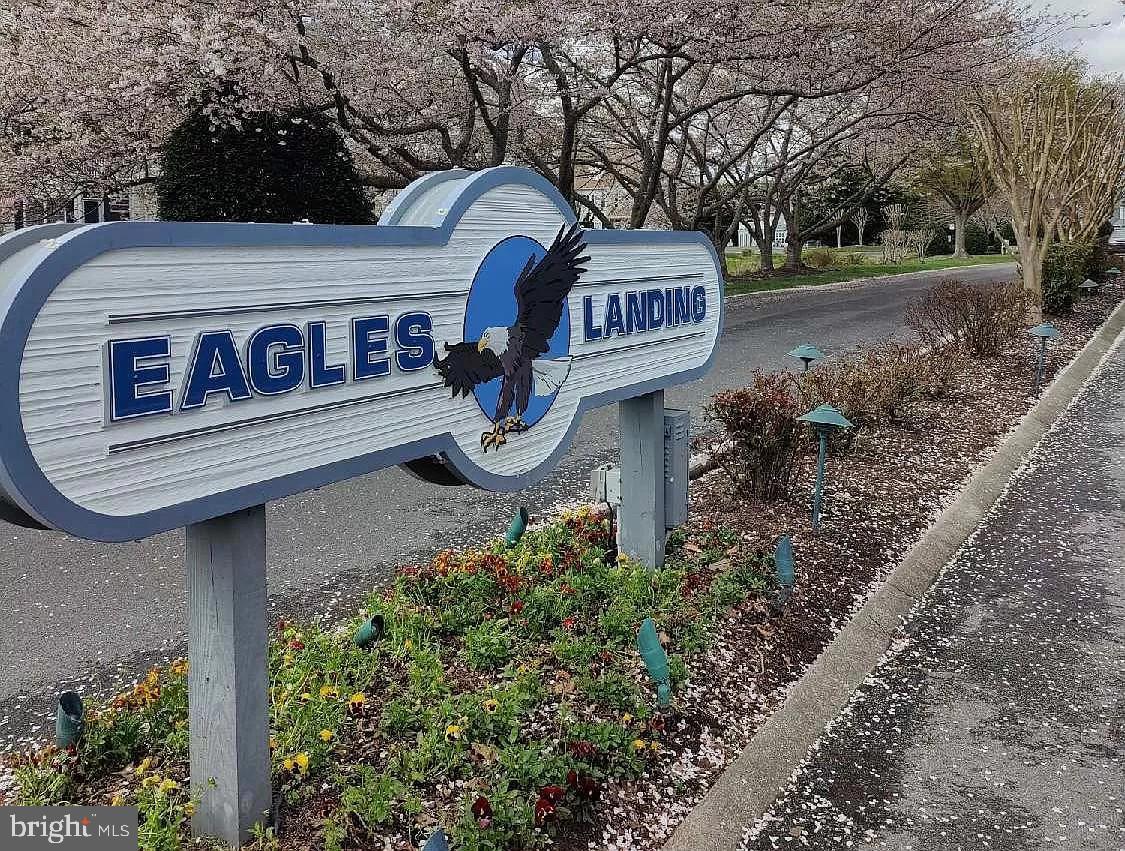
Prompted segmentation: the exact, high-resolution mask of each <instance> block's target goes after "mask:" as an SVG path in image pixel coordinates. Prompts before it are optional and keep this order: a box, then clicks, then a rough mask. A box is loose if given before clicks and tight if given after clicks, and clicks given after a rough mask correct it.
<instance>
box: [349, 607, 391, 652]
mask: <svg viewBox="0 0 1125 851" xmlns="http://www.w3.org/2000/svg"><path fill="white" fill-rule="evenodd" d="M386 631H387V622H386V619H385V618H384V617H383V616H382V615H380V614H374V615H372V616H371V617H369V618H368V619H367V620H365V621H364V622H363V624H362V625H361V626H360V628H359V629H357V630H356V632H355V635H354V636H352V640H353V641H354V642H355V644H356V647H361V648H366V647H370V646H371V645H372V644H374V643H375V642H376V641H378V640H379V639H380V638H382V637H383V635H384V634H385V633H386Z"/></svg>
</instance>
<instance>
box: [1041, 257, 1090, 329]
mask: <svg viewBox="0 0 1125 851" xmlns="http://www.w3.org/2000/svg"><path fill="white" fill-rule="evenodd" d="M1091 252H1092V246H1090V245H1088V244H1085V243H1065V242H1060V243H1056V244H1055V245H1052V246H1051V247H1050V248H1049V249H1048V250H1047V256H1046V258H1045V259H1044V260H1043V310H1044V311H1045V312H1047V313H1053V314H1055V315H1065V314H1067V313H1070V311H1071V310H1072V309H1073V307H1074V300H1075V299H1076V298H1077V297H1078V285H1079V284H1081V283H1082V282H1083V281H1084V280H1085V279H1086V264H1087V262H1088V261H1089V259H1090V254H1091Z"/></svg>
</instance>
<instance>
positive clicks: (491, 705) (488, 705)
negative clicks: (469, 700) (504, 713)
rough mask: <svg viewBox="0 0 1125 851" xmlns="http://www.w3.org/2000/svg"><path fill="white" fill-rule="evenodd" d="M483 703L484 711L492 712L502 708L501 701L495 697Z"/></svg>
mask: <svg viewBox="0 0 1125 851" xmlns="http://www.w3.org/2000/svg"><path fill="white" fill-rule="evenodd" d="M482 705H483V706H484V711H485V712H488V713H490V714H491V713H493V712H495V711H496V710H497V709H499V708H500V701H499V700H497V699H496V698H495V697H490V698H489V699H488V700H486V701H485V702H484V703H483V704H482Z"/></svg>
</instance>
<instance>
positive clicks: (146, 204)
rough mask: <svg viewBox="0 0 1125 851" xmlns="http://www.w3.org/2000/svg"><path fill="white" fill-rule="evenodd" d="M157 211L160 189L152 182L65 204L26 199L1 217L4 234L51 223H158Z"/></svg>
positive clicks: (1, 227) (83, 196)
mask: <svg viewBox="0 0 1125 851" xmlns="http://www.w3.org/2000/svg"><path fill="white" fill-rule="evenodd" d="M157 209H158V207H157V201H156V186H155V184H154V183H153V182H152V181H150V180H146V181H144V182H140V183H137V184H135V185H133V186H129V187H128V188H126V189H122V190H121V191H119V192H107V193H103V194H99V195H78V196H77V197H75V198H72V199H69V200H66V201H61V202H60V201H44V200H43V199H40V198H24V199H22V200H21V201H20V202H19V203H17V204H16V206H15V207H14V209H12V210H10V211H8V210H5V211H3V213H2V215H0V234H4V233H7V232H9V231H11V230H19V229H20V228H24V227H30V226H32V225H42V224H50V223H51V222H63V221H66V222H80V223H82V224H96V223H98V222H124V221H155V220H156V218H157Z"/></svg>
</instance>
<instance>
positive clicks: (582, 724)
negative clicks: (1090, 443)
mask: <svg viewBox="0 0 1125 851" xmlns="http://www.w3.org/2000/svg"><path fill="white" fill-rule="evenodd" d="M1122 294H1123V288H1122V285H1121V284H1118V283H1114V284H1108V285H1106V287H1105V288H1104V292H1103V293H1102V295H1100V296H1097V297H1094V298H1088V299H1084V300H1082V301H1080V302H1079V304H1078V305H1077V308H1076V311H1075V313H1074V314H1073V315H1072V316H1070V317H1067V318H1064V319H1058V320H1055V324H1056V326H1057V327H1058V328H1059V330H1060V332H1061V334H1062V336H1061V337H1060V338H1059V339H1058V340H1057V341H1056V342H1055V343H1053V347H1052V349H1051V354H1050V357H1049V360H1048V363H1047V374H1048V376H1050V375H1051V374H1053V373H1054V372H1055V371H1057V369H1058V368H1060V367H1061V366H1062V365H1063V364H1065V362H1066V361H1067V360H1069V358H1070V357H1071V356H1072V355H1073V354H1074V353H1075V352H1076V351H1077V350H1078V348H1080V347H1081V346H1082V345H1083V344H1084V343H1085V341H1086V339H1088V337H1089V336H1090V334H1091V333H1092V331H1093V330H1094V329H1095V328H1096V327H1097V325H1098V324H1100V322H1101V321H1102V320H1103V319H1104V317H1105V316H1106V315H1108V313H1109V312H1110V310H1112V308H1113V307H1114V306H1115V305H1116V303H1117V302H1118V301H1119V300H1120V299H1121V297H1122ZM947 356H948V355H947V353H944V352H937V353H936V354H935V355H934V357H938V358H944V357H947ZM1033 375H1034V350H1033V348H1032V344H1031V342H1030V340H1029V339H1028V338H1026V337H1025V336H1024V335H1023V333H1022V331H1021V332H1020V334H1019V335H1017V336H1016V337H1013V338H1012V339H1011V340H1010V341H1009V343H1008V344H1007V345H1006V346H1005V347H1003V350H1002V351H1001V353H1000V354H999V355H998V356H996V357H992V358H988V359H982V360H973V359H967V358H966V359H964V360H958V361H957V364H956V368H955V369H947V370H945V371H944V372H943V377H942V381H941V382H939V384H940V387H938V385H934V386H935V387H936V388H937V389H935V390H933V391H932V392H928V393H925V394H921V395H917V396H912V397H911V399H910V400H909V403H908V404H904V405H902V406H898V407H896V408H895V409H894V415H893V417H890V418H889V419H888V418H878V417H873V418H872V420H871V423H870V424H869V425H866V426H865V427H864V428H862V429H861V430H860V431H859V433H858V434H857V435H856V436H855V438H854V439H853V440H851V441H849V442H846V443H844V442H840V443H839V445H837V446H835V448H834V450H835V451H834V454H833V456H832V457H831V458H830V462H829V469H828V482H827V490H826V494H825V503H824V520H823V525H822V527H821V530H820V532H819V533H817V534H815V535H814V534H812V532H811V531H810V529H809V521H808V506H807V498H808V492H809V487H810V484H811V480H812V475H813V471H812V464H813V461H814V458H813V455H812V453H811V451H809V450H810V446H809V444H808V443H807V442H806V444H805V445H804V447H803V449H801V450H800V451H799V452H798V453H797V458H796V460H795V463H796V464H797V465H798V470H797V473H796V476H795V479H796V482H797V484H796V486H795V487H794V488H790V489H789V493H788V496H786V497H783V498H781V499H774V500H771V501H764V500H761V499H759V498H757V497H755V496H752V495H751V496H739V497H737V498H732V494H731V484H730V479H729V478H728V477H727V476H726V475H725V474H724V473H722V472H715V473H712V474H710V475H709V476H707V477H706V478H704V479H703V480H701V481H699V482H696V483H695V484H694V485H693V487H692V521H691V523H690V524H689V525H688V526H687V527H686V528H685V529H683V530H680V531H678V532H677V533H676V534H675V535H674V536H673V540H672V542H671V545H670V551H669V552H670V555H669V562H668V565H667V566H666V567H665V568H664V569H662V570H659V571H656V572H649V571H647V570H646V569H645V568H643V567H642V566H640V565H637V564H634V563H632V562H630V561H628V560H621V559H618V558H617V556H616V553H615V551H614V548H613V546H612V536H611V534H610V527H609V522H608V520H607V519H606V518H605V517H604V516H602V515H599V514H596V513H593V512H592V511H590V510H589V509H581V510H579V511H576V512H570V513H567V514H566V515H564V516H563V517H562V518H561V519H559V520H556V521H553V522H550V523H548V524H546V525H544V526H542V527H541V528H538V529H533V530H531V531H529V532H528V533H527V534H526V535H525V536H524V538H523V539H522V540H521V541H520V542H519V544H518V545H517V546H516V547H514V548H511V549H505V548H504V546H503V545H502V544H501V543H499V542H497V543H496V544H494V545H492V546H491V547H489V548H486V549H481V550H469V551H463V552H452V551H447V552H443V553H440V554H438V555H437V556H436V557H435V559H434V560H433V561H432V563H430V564H428V565H425V566H421V567H408V568H404V569H402V570H401V571H400V572H399V574H398V575H397V577H396V579H395V582H394V585H393V586H392V587H391V588H389V589H386V590H385V591H380V592H376V593H375V594H373V595H372V597H371V599H370V600H369V602H368V604H367V607H366V610H365V611H364V612H363V613H361V617H357V618H356V619H354V620H353V621H350V622H347V623H342V624H333V623H326V622H309V623H300V624H296V623H279V624H278V625H277V630H276V632H275V635H274V636H273V638H272V640H271V655H270V659H271V662H270V682H271V707H272V729H273V737H272V739H271V750H272V754H273V768H274V781H275V788H276V789H277V792H278V816H279V822H278V828H277V830H276V832H263V833H262V834H261V835H259V836H258V837H257V838H256V840H255V844H256V845H257V846H259V847H263V848H265V847H280V848H287V849H288V848H293V849H304V848H321V847H323V848H326V849H337V848H339V849H346V848H377V849H383V848H388V847H389V848H393V849H408V848H413V847H416V846H418V845H420V844H421V841H422V840H424V838H425V837H426V836H427V835H428V834H429V833H430V831H431V830H432V829H433V828H434V827H435V826H436V825H439V824H440V825H443V826H444V827H445V828H446V829H447V830H448V831H449V833H450V834H451V836H452V837H453V838H454V840H455V843H456V845H457V847H459V848H466V849H504V848H515V847H527V848H534V847H543V846H548V845H552V846H555V847H562V848H566V849H578V848H587V847H589V848H620V849H625V848H655V847H658V846H659V845H660V844H661V843H662V842H663V840H664V839H665V838H666V837H667V836H668V835H669V834H670V832H671V830H672V829H674V827H675V824H676V823H678V821H679V819H680V818H681V817H682V815H683V814H684V813H685V812H687V811H688V810H689V809H690V808H691V807H692V806H694V804H695V803H696V802H697V801H698V800H699V798H700V797H701V796H702V795H703V793H704V792H705V791H706V789H707V788H708V787H709V785H710V783H711V781H712V780H713V778H714V777H715V775H717V774H718V773H719V772H720V771H721V770H722V769H723V768H724V767H725V766H726V765H727V764H729V762H730V761H731V760H732V759H733V758H734V757H735V756H736V755H737V754H738V752H739V751H740V750H741V749H742V748H743V747H744V746H745V744H746V743H747V742H748V741H749V739H750V738H751V736H752V735H753V733H754V731H755V729H756V727H757V725H758V724H759V723H760V722H761V720H762V719H763V718H764V717H766V715H768V713H769V712H770V711H771V710H772V708H774V707H775V706H776V705H777V704H778V703H779V702H780V700H781V699H782V698H783V697H784V693H785V688H786V687H787V686H788V685H789V684H791V683H792V682H793V681H794V680H795V679H796V678H797V677H799V676H800V674H801V673H802V672H803V670H804V669H805V668H806V667H807V665H808V664H810V663H811V662H812V660H813V659H814V658H815V657H816V655H817V654H818V653H819V652H820V650H821V649H822V648H823V647H824V646H825V645H826V644H827V643H828V642H829V641H830V640H831V639H832V637H833V636H834V635H835V633H836V631H837V630H838V628H839V627H840V626H841V625H842V623H843V622H844V621H845V620H846V619H847V618H848V617H849V615H850V614H851V613H853V612H854V611H855V610H856V609H857V608H858V606H859V605H861V604H862V602H863V600H864V599H865V598H866V597H867V595H868V594H869V593H870V591H871V590H872V589H873V587H874V586H875V585H876V584H877V582H878V581H879V580H880V579H881V578H882V577H883V576H885V575H886V573H887V572H889V570H890V569H891V568H893V566H894V565H895V563H896V562H897V561H898V560H899V559H900V558H901V557H902V555H903V554H905V552H906V551H907V550H908V549H909V547H910V546H911V545H912V544H913V543H914V541H916V540H917V538H918V536H919V534H920V533H921V532H922V530H923V529H924V528H925V527H926V526H927V525H928V523H929V522H930V520H931V518H932V516H933V514H934V513H935V511H936V510H937V509H938V508H939V507H940V505H941V504H942V502H943V501H945V500H946V499H948V498H949V497H950V496H951V495H952V494H953V493H954V492H955V491H956V490H957V489H958V488H959V487H960V484H961V483H962V482H963V481H964V480H965V478H966V477H967V476H968V475H970V474H971V473H972V472H973V470H974V468H976V467H977V466H979V465H980V464H981V463H982V462H983V461H984V460H985V459H986V458H987V457H988V455H989V454H990V453H991V451H992V450H993V448H994V447H995V445H996V444H997V443H998V442H999V440H1000V439H1001V438H1002V436H1003V435H1004V434H1005V433H1007V432H1008V431H1009V430H1010V429H1011V428H1012V426H1013V425H1014V424H1015V423H1016V422H1017V421H1018V419H1019V418H1020V417H1021V416H1022V415H1023V414H1024V413H1025V412H1026V411H1027V409H1028V408H1029V407H1030V405H1031V404H1032V402H1033V401H1034V399H1033V398H1032V395H1031V381H1032V376H1033ZM781 534H791V535H792V536H793V542H794V549H795V552H796V558H797V585H796V588H795V590H794V592H793V594H792V595H791V596H790V598H789V600H788V602H787V604H786V606H785V607H784V608H783V609H780V610H778V609H777V608H776V607H775V606H774V605H773V603H774V600H775V594H774V589H773V587H772V586H773V579H772V564H771V562H770V559H769V557H768V555H767V553H768V552H769V551H771V550H772V548H773V546H774V543H775V541H776V539H777V537H778V536H779V535H781ZM373 615H377V616H379V618H377V620H378V619H381V624H380V625H381V627H382V630H381V632H382V635H381V637H380V638H379V639H378V640H377V641H376V642H375V643H374V644H373V645H372V646H371V647H370V648H369V649H361V648H359V647H357V646H356V645H355V643H354V642H353V641H352V635H353V633H354V632H355V630H356V629H357V628H358V627H359V625H360V623H361V622H362V620H365V619H367V618H368V617H370V616H373ZM648 616H651V617H653V618H654V619H655V621H656V622H657V624H658V625H659V627H660V629H661V630H662V631H663V632H664V633H665V636H664V637H665V638H666V639H667V642H666V646H667V649H668V651H669V654H670V658H671V668H672V678H673V684H674V705H673V708H672V711H670V712H668V713H659V712H657V711H655V708H654V704H655V697H654V691H653V688H652V686H651V683H650V682H649V680H648V677H647V675H646V673H645V671H644V668H643V665H642V663H641V660H640V657H639V654H638V653H637V651H636V633H637V628H638V627H639V625H640V622H641V621H642V620H643V618H645V617H648ZM185 675H186V666H185V664H184V663H182V662H181V663H176V664H174V665H172V666H170V667H169V668H167V669H163V670H159V671H154V672H152V673H150V674H149V676H148V677H147V678H146V679H144V680H142V681H141V682H140V683H139V684H138V685H137V686H136V687H135V688H134V689H132V690H131V691H130V692H127V693H125V694H122V695H119V696H118V697H117V698H116V699H114V700H113V701H112V702H110V703H109V704H107V705H106V706H104V707H101V708H99V709H97V710H96V711H95V712H94V713H93V714H92V716H91V718H90V719H89V722H88V724H87V731H86V735H85V738H84V740H83V742H82V743H81V745H80V746H79V748H78V749H77V750H74V751H70V752H59V751H57V750H55V749H53V748H45V749H42V750H39V751H37V752H35V753H33V754H25V755H22V756H19V757H17V758H14V759H13V760H12V763H13V765H12V770H13V771H14V774H15V778H16V781H17V790H18V791H17V795H16V796H15V800H10V801H9V803H53V802H56V801H61V800H73V801H81V802H88V803H109V802H118V803H123V802H129V803H134V802H135V803H137V804H138V805H139V806H140V807H141V815H142V820H143V824H142V833H141V836H142V845H143V847H145V848H153V849H166V848H175V847H177V846H178V844H179V843H181V842H182V840H183V839H184V838H185V837H186V836H187V816H188V815H189V814H190V812H191V810H192V807H193V806H194V804H195V802H193V801H192V800H191V799H190V798H189V795H188V792H187V785H188V783H187V776H186V775H187V731H186V717H187V713H186V688H185Z"/></svg>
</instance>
